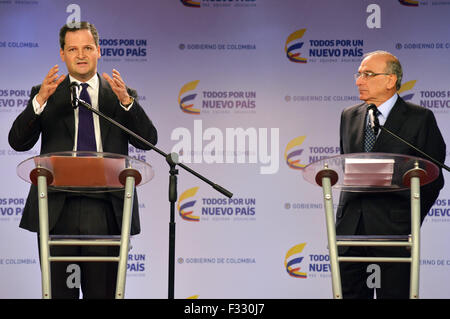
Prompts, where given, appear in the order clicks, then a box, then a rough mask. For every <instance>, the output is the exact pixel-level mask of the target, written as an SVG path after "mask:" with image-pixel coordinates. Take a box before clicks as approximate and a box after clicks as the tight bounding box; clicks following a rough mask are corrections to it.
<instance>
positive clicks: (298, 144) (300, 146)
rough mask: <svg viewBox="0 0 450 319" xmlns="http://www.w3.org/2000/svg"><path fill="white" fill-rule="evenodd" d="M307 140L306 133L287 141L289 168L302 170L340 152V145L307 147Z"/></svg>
mask: <svg viewBox="0 0 450 319" xmlns="http://www.w3.org/2000/svg"><path fill="white" fill-rule="evenodd" d="M305 140H306V135H305V136H298V137H295V138H293V139H292V140H290V141H289V142H288V143H287V145H286V148H285V150H284V160H285V162H286V164H287V166H288V167H289V168H292V169H295V170H302V169H304V168H305V167H306V166H307V165H308V164H311V163H314V162H317V161H320V160H323V159H326V158H330V157H333V156H336V155H339V154H340V147H339V146H330V145H312V146H307V147H306V146H305V145H304V142H305ZM302 161H303V162H302Z"/></svg>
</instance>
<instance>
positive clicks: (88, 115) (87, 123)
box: [77, 83, 97, 152]
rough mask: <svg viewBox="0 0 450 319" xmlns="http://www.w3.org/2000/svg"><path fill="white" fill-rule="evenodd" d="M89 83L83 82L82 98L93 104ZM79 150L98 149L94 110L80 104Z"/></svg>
mask: <svg viewBox="0 0 450 319" xmlns="http://www.w3.org/2000/svg"><path fill="white" fill-rule="evenodd" d="M88 86H89V84H87V83H81V87H82V90H81V93H80V100H83V101H84V102H86V103H88V104H89V105H92V104H91V97H90V96H89V93H88V91H87V88H88ZM77 150H78V151H93V152H96V151H97V145H96V143H95V131H94V119H93V117H92V112H91V111H90V110H88V109H86V108H85V107H84V106H82V105H80V106H78V139H77Z"/></svg>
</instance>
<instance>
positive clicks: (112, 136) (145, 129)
mask: <svg viewBox="0 0 450 319" xmlns="http://www.w3.org/2000/svg"><path fill="white" fill-rule="evenodd" d="M39 88H40V86H39V85H38V86H35V87H33V88H32V90H31V94H30V100H29V101H28V105H27V107H26V108H25V110H24V111H23V112H22V113H21V114H19V116H18V117H17V118H16V120H15V121H14V123H13V125H12V127H11V130H10V132H9V136H8V139H9V144H10V145H11V147H12V148H13V149H14V150H16V151H27V150H29V149H31V148H32V147H33V146H34V145H35V144H36V142H37V141H38V139H39V137H41V154H47V153H52V152H62V151H72V150H73V145H74V137H75V116H74V111H73V108H72V106H71V97H70V90H69V77H68V76H67V78H66V79H65V80H64V81H63V82H62V83H61V84H60V85H59V86H58V88H57V89H56V91H55V92H54V94H53V95H52V96H51V97H50V98H49V99H48V101H47V105H46V107H45V109H44V111H43V112H42V113H41V114H40V115H36V114H35V113H34V110H33V105H32V100H33V98H34V96H35V95H36V94H37V93H38V92H39ZM128 93H129V95H130V96H132V97H134V98H135V102H134V104H133V106H132V107H131V109H130V110H129V111H125V110H124V109H123V108H122V107H121V106H120V103H119V101H118V99H117V97H116V95H115V94H114V92H113V91H112V89H111V87H110V85H109V83H108V82H107V81H106V80H105V79H103V78H102V77H100V76H99V95H98V105H99V111H100V112H102V113H104V114H105V115H107V116H109V117H111V118H112V119H114V120H116V121H117V122H119V123H121V124H122V125H124V126H125V127H127V128H129V129H130V130H132V131H133V132H135V133H137V134H138V135H140V136H142V137H143V138H144V139H146V140H147V141H149V142H150V143H152V144H155V143H156V142H157V132H156V128H155V127H154V126H153V124H152V122H151V121H150V119H149V118H148V117H147V115H146V114H145V111H144V110H143V109H142V107H141V106H140V105H139V102H138V101H137V94H136V91H134V90H132V89H129V88H128ZM100 131H101V138H102V144H103V151H104V152H109V153H117V154H123V155H128V143H131V144H132V145H133V146H135V147H137V148H140V149H149V147H148V146H147V145H145V144H143V143H142V142H140V141H139V140H136V139H134V138H133V137H131V136H129V135H128V134H126V133H124V132H123V131H121V130H120V129H119V128H117V127H115V126H113V125H112V124H111V123H109V122H107V121H106V120H104V119H102V118H100ZM123 194H124V193H123V192H112V193H106V194H105V196H106V198H107V199H109V200H110V201H111V203H112V206H113V208H114V213H115V216H116V220H117V223H118V225H119V229H120V227H121V224H122V208H123ZM66 196H67V193H65V192H49V197H48V210H49V228H50V230H51V229H52V228H53V227H54V225H55V224H56V222H57V220H58V218H59V216H60V214H61V211H62V209H63V206H64V201H65V198H66ZM138 207H139V206H138V200H137V195H136V192H135V197H134V203H133V212H132V222H131V234H137V233H139V232H140V223H139V214H138ZM38 216H39V215H38V195H37V187H36V186H34V185H32V186H31V188H30V192H29V194H28V198H27V201H26V204H25V208H24V210H23V215H22V219H21V221H20V227H21V228H25V229H28V230H30V231H33V232H37V231H38V230H39V218H38Z"/></svg>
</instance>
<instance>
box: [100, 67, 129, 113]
mask: <svg viewBox="0 0 450 319" xmlns="http://www.w3.org/2000/svg"><path fill="white" fill-rule="evenodd" d="M102 75H103V77H104V78H105V79H106V81H108V83H109V85H110V86H111V89H112V90H113V92H114V93H115V94H116V96H117V98H118V99H119V101H120V103H122V105H123V106H128V105H130V104H131V103H132V102H133V99H132V98H131V97H130V95H128V92H127V87H126V85H125V82H124V81H123V80H122V77H121V76H120V73H119V71H117V70H116V69H113V70H112V78H111V77H110V76H109V75H108V74H107V73H103V74H102Z"/></svg>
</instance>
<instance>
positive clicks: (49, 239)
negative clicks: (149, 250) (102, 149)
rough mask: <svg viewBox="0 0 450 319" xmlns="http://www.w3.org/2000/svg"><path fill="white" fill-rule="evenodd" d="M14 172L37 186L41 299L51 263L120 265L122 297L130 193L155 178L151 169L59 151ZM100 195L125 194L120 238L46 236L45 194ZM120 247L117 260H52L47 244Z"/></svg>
mask: <svg viewBox="0 0 450 319" xmlns="http://www.w3.org/2000/svg"><path fill="white" fill-rule="evenodd" d="M17 173H18V175H19V177H20V178H22V179H23V180H25V181H26V182H29V183H32V184H34V185H36V186H37V188H38V202H39V233H40V237H39V238H40V240H39V245H40V255H41V256H40V259H41V273H42V298H44V299H50V298H51V281H50V262H58V261H73V262H80V261H89V262H99V261H108V262H118V273H117V282H116V294H115V297H116V298H117V299H122V298H124V294H125V281H126V269H127V259H128V250H129V242H130V229H131V212H132V208H133V198H134V189H135V187H136V186H137V185H143V184H145V183H147V182H148V181H150V180H151V179H152V178H153V175H154V172H153V169H152V167H151V166H150V165H149V164H147V163H145V162H143V161H140V160H137V159H134V158H131V157H128V156H125V155H120V154H112V153H96V152H58V153H51V154H45V155H40V156H35V157H32V158H29V159H27V160H25V161H23V162H21V163H20V164H19V165H18V166H17ZM49 189H50V190H55V191H66V192H77V193H99V192H114V191H125V195H124V206H123V217H122V229H121V235H120V236H69V235H68V236H64V235H63V236H50V235H49V225H48V190H49ZM56 245H71V246H76V245H80V246H81V245H83V246H89V245H92V246H119V247H120V248H119V256H108V257H107V256H61V257H59V256H51V254H50V246H56Z"/></svg>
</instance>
